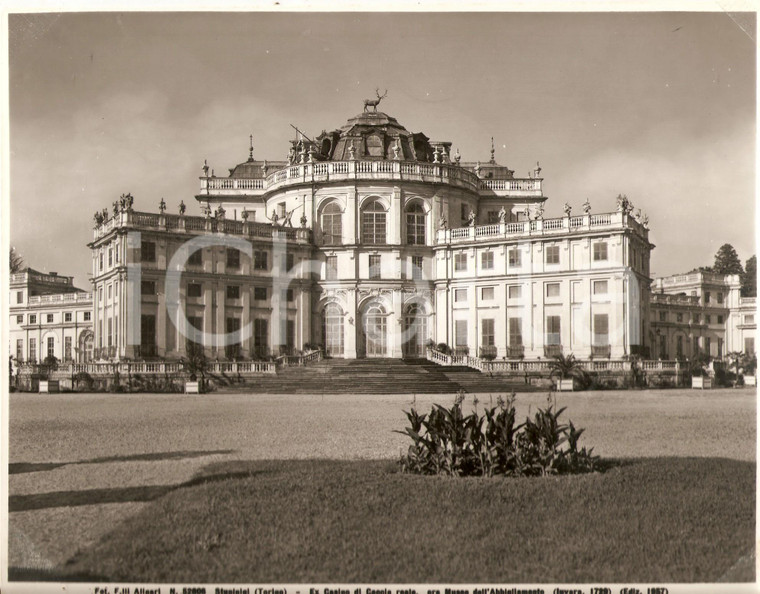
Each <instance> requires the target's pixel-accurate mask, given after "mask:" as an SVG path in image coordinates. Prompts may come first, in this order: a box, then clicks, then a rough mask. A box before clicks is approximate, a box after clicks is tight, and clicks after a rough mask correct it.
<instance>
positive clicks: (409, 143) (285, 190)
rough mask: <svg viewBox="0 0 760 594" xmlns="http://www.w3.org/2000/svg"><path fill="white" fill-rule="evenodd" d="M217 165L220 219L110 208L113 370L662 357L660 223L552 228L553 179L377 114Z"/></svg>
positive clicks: (101, 332)
mask: <svg viewBox="0 0 760 594" xmlns="http://www.w3.org/2000/svg"><path fill="white" fill-rule="evenodd" d="M208 172H209V168H208V167H207V166H204V175H203V176H202V177H201V178H200V182H201V188H200V192H199V194H198V195H197V196H196V199H197V200H198V202H199V203H200V205H201V208H202V210H203V212H204V216H188V215H186V214H185V208H184V204H182V205H181V206H180V212H179V214H169V213H167V212H166V210H165V205H164V203H163V201H162V203H161V206H160V209H159V212H158V213H142V212H136V211H134V210H133V209H132V199H131V197H130V196H123V197H122V199H121V201H120V202H117V203H114V205H113V208H112V210H111V211H103V212H102V213H98V214H97V215H96V228H95V231H94V240H93V241H92V242H91V243H90V244H89V246H90V248H91V249H92V255H93V285H94V286H93V297H92V299H93V311H94V320H93V331H94V340H95V353H96V356H97V357H100V358H111V359H120V358H134V357H140V358H144V357H154V356H155V357H164V358H168V359H172V358H179V357H183V356H185V355H186V354H187V352H188V349H190V348H191V347H192V346H193V345H195V344H198V345H202V346H203V348H204V350H205V352H206V354H207V355H208V356H209V357H212V358H218V359H234V358H255V357H258V356H267V355H277V354H279V353H281V352H289V351H292V350H301V349H304V348H305V347H307V346H312V345H315V346H319V347H322V348H324V350H325V353H326V354H327V355H329V356H333V357H345V358H358V357H392V358H399V357H424V356H425V349H426V346H427V345H430V344H439V343H446V344H447V345H450V346H451V347H452V348H455V349H458V350H459V351H460V352H468V353H469V354H471V355H477V356H483V357H497V358H523V357H524V358H526V359H534V358H544V357H550V356H552V355H554V354H557V353H560V352H563V353H565V354H567V353H571V352H572V353H573V354H575V355H576V357H583V358H585V357H589V356H598V357H612V358H619V357H623V356H626V355H631V354H637V353H638V354H645V353H646V351H647V349H648V348H649V336H650V333H649V316H650V314H649V294H650V282H651V280H650V278H649V256H650V251H651V249H652V248H653V247H654V246H653V245H652V244H651V243H650V242H649V239H648V227H647V223H646V220H645V219H644V220H641V219H640V217H637V216H634V215H633V213H632V205H630V203H629V202H628V201H627V200H626V199H624V198H620V197H619V199H618V202H617V205H615V208H614V209H610V210H612V212H606V213H601V214H591V212H590V205H589V204H588V202H586V204H585V205H584V206H583V209H582V212H579V213H576V214H573V213H572V212H571V209H570V207H569V206H568V205H566V207H565V213H566V216H564V217H561V218H556V219H544V218H543V203H544V202H545V200H546V196H545V195H544V193H543V178H541V177H540V174H541V169H540V167H537V168H536V169H535V170H534V171H532V172H530V173H529V175H528V176H526V177H523V178H519V177H515V175H514V171H512V170H510V169H508V168H507V167H506V166H503V165H500V164H498V163H496V161H495V159H494V151H493V148H492V150H491V159H490V160H489V161H487V162H483V163H480V162H463V161H462V160H461V159H460V156H459V154H458V151H457V152H456V153H454V154H452V150H451V143H450V142H436V141H431V140H430V139H428V138H427V136H425V135H424V134H421V133H410V132H409V131H407V130H406V129H405V128H404V127H403V126H402V125H401V124H399V123H398V121H397V120H396V119H395V118H393V117H391V116H389V115H387V114H385V113H382V112H379V111H376V110H375V111H371V110H370V109H368V108H366V107H365V111H364V112H363V113H361V114H359V115H357V116H355V117H354V118H351V119H350V120H348V122H347V123H346V125H345V126H343V127H342V128H340V129H338V130H335V131H332V132H322V134H320V135H319V136H317V137H316V138H315V139H314V140H311V139H309V138H307V137H306V136H304V135H300V139H299V140H294V141H291V142H290V151H289V155H288V158H287V161H279V162H278V161H259V160H256V159H254V158H253V148H252V147H251V149H250V153H249V157H248V159H247V161H245V162H243V163H241V164H239V165H237V166H235V167H234V168H232V169H230V175H229V176H228V177H217V176H215V175H214V174H213V172H212V173H211V175H209V174H208Z"/></svg>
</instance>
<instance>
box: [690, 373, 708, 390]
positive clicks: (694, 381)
mask: <svg viewBox="0 0 760 594" xmlns="http://www.w3.org/2000/svg"><path fill="white" fill-rule="evenodd" d="M691 387H692V388H693V389H695V390H709V389H711V388H712V378H709V377H701V376H699V375H696V376H692V378H691Z"/></svg>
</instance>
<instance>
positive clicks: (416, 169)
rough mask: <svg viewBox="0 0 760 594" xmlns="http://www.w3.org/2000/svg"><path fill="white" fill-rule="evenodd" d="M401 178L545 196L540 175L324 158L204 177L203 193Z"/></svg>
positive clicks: (508, 193)
mask: <svg viewBox="0 0 760 594" xmlns="http://www.w3.org/2000/svg"><path fill="white" fill-rule="evenodd" d="M386 179H387V180H399V181H420V182H431V183H444V184H448V185H452V186H456V187H462V188H467V189H469V190H474V191H481V192H496V193H499V194H503V195H515V196H537V197H540V196H542V182H543V180H542V179H540V178H531V179H511V180H481V179H479V178H478V176H477V175H476V174H475V173H473V172H472V171H469V170H468V169H465V168H463V167H459V166H456V165H450V164H447V163H421V162H417V161H324V162H318V163H302V164H296V165H289V166H287V167H283V168H282V169H278V170H277V171H274V172H272V173H270V174H269V175H268V176H267V177H266V178H263V179H261V178H256V179H254V178H250V179H249V178H245V179H243V178H218V177H201V178H200V181H201V194H207V195H212V194H213V195H221V196H224V195H235V194H250V193H252V192H254V193H266V192H271V191H273V190H276V189H278V188H280V187H282V186H287V185H293V184H300V183H311V182H332V181H344V180H386Z"/></svg>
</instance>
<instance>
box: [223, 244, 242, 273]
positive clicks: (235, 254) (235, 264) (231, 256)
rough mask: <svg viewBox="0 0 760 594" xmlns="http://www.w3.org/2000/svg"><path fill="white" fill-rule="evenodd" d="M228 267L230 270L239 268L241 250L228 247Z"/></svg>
mask: <svg viewBox="0 0 760 594" xmlns="http://www.w3.org/2000/svg"><path fill="white" fill-rule="evenodd" d="M226 268H227V269H230V270H237V269H238V268H240V250H237V249H235V248H227V262H226Z"/></svg>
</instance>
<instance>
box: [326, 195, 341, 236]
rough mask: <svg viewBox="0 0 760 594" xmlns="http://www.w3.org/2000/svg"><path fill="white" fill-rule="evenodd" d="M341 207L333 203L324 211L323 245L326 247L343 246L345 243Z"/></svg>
mask: <svg viewBox="0 0 760 594" xmlns="http://www.w3.org/2000/svg"><path fill="white" fill-rule="evenodd" d="M341 217H342V213H341V211H340V207H339V206H338V205H337V204H336V203H335V202H331V203H330V204H328V205H327V206H325V208H324V210H323V211H322V243H323V244H324V245H341V243H343V224H342V219H341Z"/></svg>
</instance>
